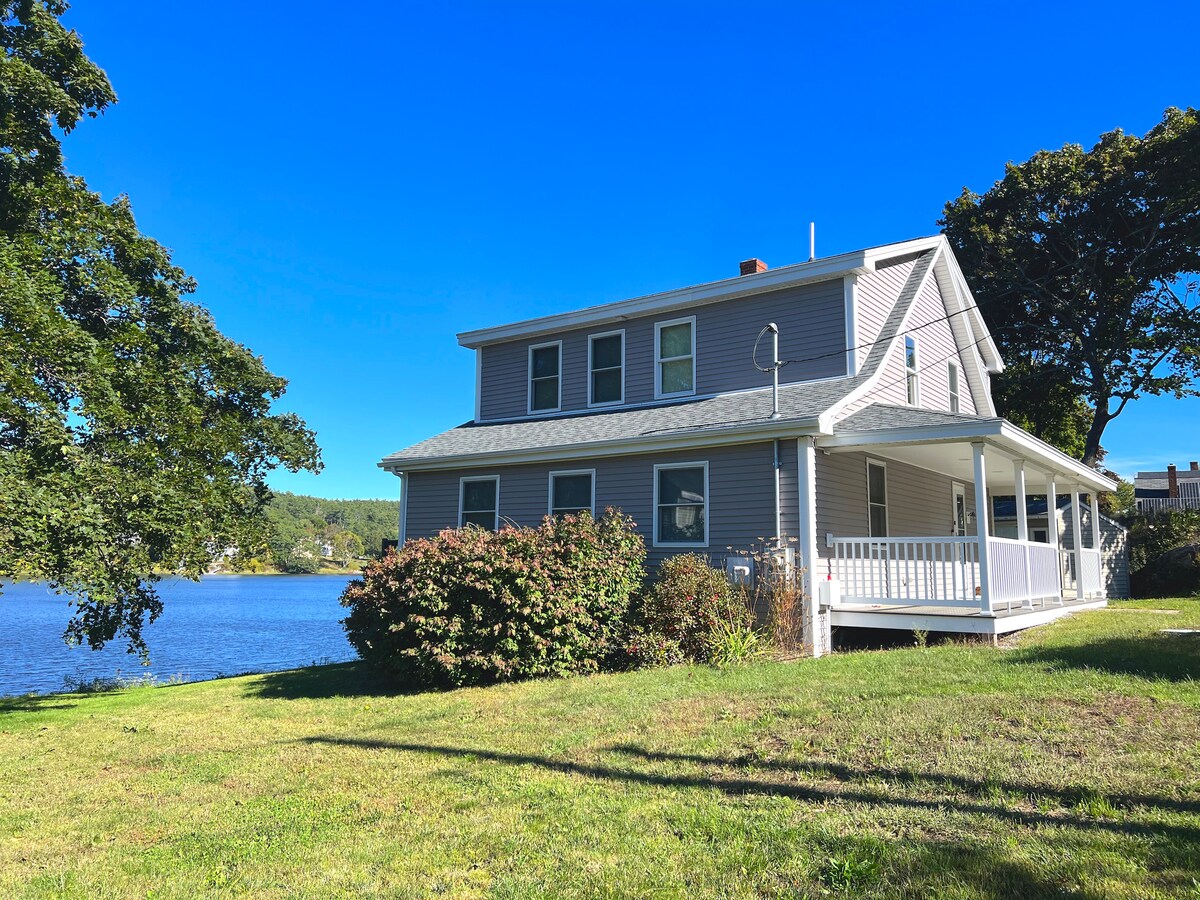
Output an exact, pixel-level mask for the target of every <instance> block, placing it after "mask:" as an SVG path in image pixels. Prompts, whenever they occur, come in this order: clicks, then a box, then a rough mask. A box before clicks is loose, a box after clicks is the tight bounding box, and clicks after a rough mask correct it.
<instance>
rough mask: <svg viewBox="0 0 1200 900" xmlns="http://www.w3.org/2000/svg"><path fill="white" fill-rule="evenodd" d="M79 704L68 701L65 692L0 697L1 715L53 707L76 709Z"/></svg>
mask: <svg viewBox="0 0 1200 900" xmlns="http://www.w3.org/2000/svg"><path fill="white" fill-rule="evenodd" d="M77 705H78V704H76V703H74V702H67V696H66V695H63V694H22V695H21V696H19V697H0V715H4V714H5V713H19V712H44V711H46V710H51V709H74V708H75V707H76V706H77Z"/></svg>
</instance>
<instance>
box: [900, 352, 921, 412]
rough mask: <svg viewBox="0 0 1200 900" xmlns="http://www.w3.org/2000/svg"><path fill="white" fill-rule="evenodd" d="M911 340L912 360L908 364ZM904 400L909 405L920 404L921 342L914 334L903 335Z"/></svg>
mask: <svg viewBox="0 0 1200 900" xmlns="http://www.w3.org/2000/svg"><path fill="white" fill-rule="evenodd" d="M909 341H912V355H913V362H912V365H911V366H910V365H909V364H908V342H909ZM901 347H902V348H903V351H902V352H903V354H904V360H903V361H904V400H905V402H906V403H907V404H908V405H909V406H920V405H921V342H920V340H919V339H918V338H917V336H916V335H915V334H906V335H904V343H903V344H901ZM910 394H911V396H910Z"/></svg>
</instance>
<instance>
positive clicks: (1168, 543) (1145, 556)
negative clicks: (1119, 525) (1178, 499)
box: [1125, 509, 1200, 572]
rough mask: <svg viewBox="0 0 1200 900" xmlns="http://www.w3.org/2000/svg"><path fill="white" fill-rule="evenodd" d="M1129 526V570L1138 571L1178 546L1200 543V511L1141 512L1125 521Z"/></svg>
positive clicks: (1165, 510)
mask: <svg viewBox="0 0 1200 900" xmlns="http://www.w3.org/2000/svg"><path fill="white" fill-rule="evenodd" d="M1125 524H1126V526H1127V527H1128V528H1129V571H1130V572H1136V571H1138V570H1139V569H1141V568H1144V567H1145V566H1146V565H1147V564H1148V563H1150V562H1152V561H1153V560H1154V559H1155V558H1156V557H1157V556H1159V555H1160V554H1162V553H1165V552H1166V551H1168V550H1174V549H1175V548H1176V547H1183V546H1185V545H1186V544H1195V543H1200V510H1196V509H1164V510H1159V511H1157V512H1152V513H1139V514H1136V515H1133V516H1130V517H1129V518H1128V519H1127V520H1126V521H1125Z"/></svg>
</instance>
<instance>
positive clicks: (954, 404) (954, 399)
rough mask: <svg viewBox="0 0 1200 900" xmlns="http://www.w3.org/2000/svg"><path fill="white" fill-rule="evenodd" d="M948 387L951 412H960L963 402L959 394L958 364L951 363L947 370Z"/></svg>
mask: <svg viewBox="0 0 1200 900" xmlns="http://www.w3.org/2000/svg"><path fill="white" fill-rule="evenodd" d="M946 386H947V390H948V391H949V394H950V412H954V413H956V412H958V411H959V407H960V406H961V400H960V398H959V393H958V364H957V363H953V362H952V363H950V366H949V368H948V369H947V370H946Z"/></svg>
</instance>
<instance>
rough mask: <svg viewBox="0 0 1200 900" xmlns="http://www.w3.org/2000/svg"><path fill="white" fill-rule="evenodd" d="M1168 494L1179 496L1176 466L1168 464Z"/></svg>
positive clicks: (1169, 495)
mask: <svg viewBox="0 0 1200 900" xmlns="http://www.w3.org/2000/svg"><path fill="white" fill-rule="evenodd" d="M1167 496H1168V497H1178V496H1179V476H1178V475H1177V474H1175V467H1174V466H1167Z"/></svg>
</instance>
